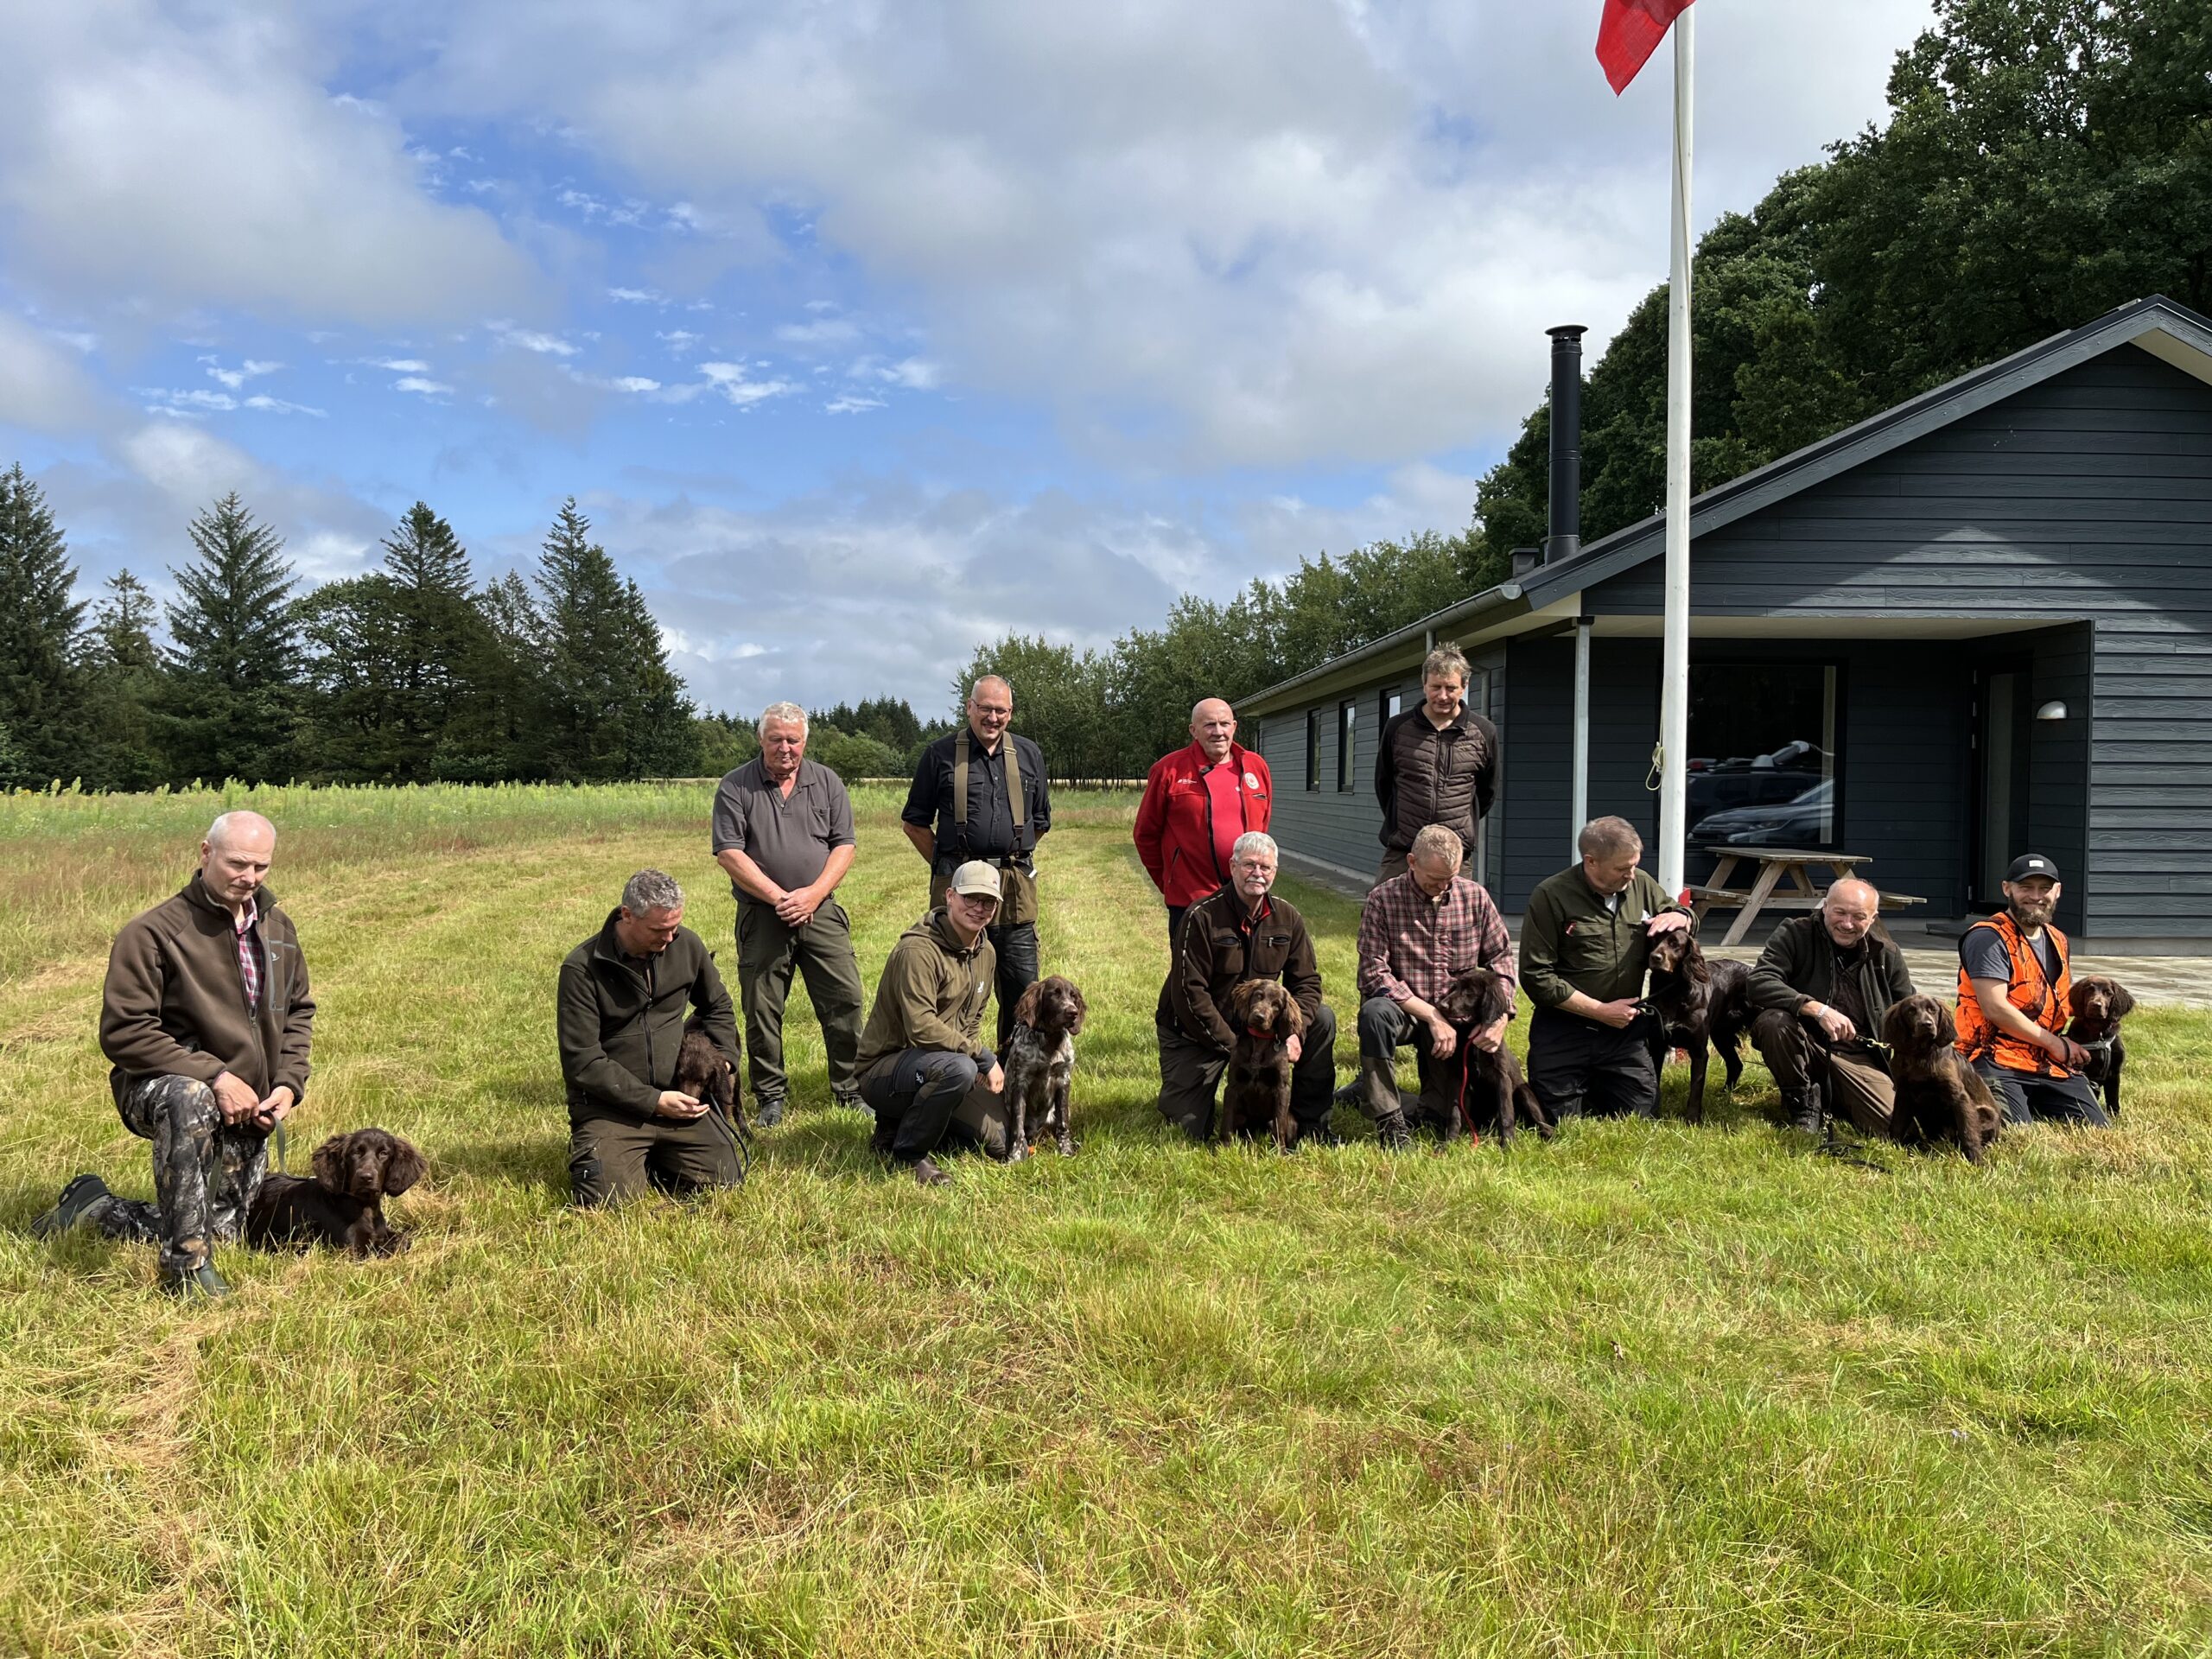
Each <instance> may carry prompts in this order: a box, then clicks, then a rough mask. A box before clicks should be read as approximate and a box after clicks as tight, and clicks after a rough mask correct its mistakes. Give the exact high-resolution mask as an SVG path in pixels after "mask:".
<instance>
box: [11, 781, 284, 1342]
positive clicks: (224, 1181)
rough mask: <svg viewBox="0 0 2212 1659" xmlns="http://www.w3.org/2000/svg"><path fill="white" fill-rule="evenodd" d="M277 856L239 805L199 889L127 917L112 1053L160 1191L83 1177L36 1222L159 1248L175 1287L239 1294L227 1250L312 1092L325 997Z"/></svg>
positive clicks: (125, 1104)
mask: <svg viewBox="0 0 2212 1659" xmlns="http://www.w3.org/2000/svg"><path fill="white" fill-rule="evenodd" d="M276 852H277V827H276V826H275V825H274V824H272V823H270V822H269V820H268V819H266V818H264V817H262V816H261V815H260V814H259V813H258V812H226V813H224V814H223V815H222V817H219V818H217V819H216V820H215V822H214V823H212V824H210V825H209V826H208V828H207V838H206V839H205V840H203V841H202V842H200V868H199V870H198V871H197V873H195V874H194V876H193V878H192V880H189V881H188V882H186V883H185V886H184V891H183V892H181V893H178V894H177V895H176V896H175V898H173V899H165V900H163V901H162V903H161V904H158V905H156V906H154V908H153V909H151V910H149V911H147V912H145V913H144V914H143V915H140V916H137V917H134V918H132V919H131V920H130V921H129V922H127V923H125V924H124V928H123V931H122V932H120V933H118V935H117V936H116V940H115V948H114V950H112V951H111V953H110V954H109V957H108V964H107V982H106V985H105V988H103V989H102V992H101V996H100V1049H101V1052H104V1053H105V1054H106V1056H107V1058H108V1059H109V1060H110V1061H111V1063H112V1064H113V1065H114V1067H115V1070H114V1071H113V1072H111V1074H110V1077H109V1083H110V1086H111V1087H112V1089H113V1090H114V1091H115V1105H116V1110H117V1111H118V1113H119V1114H120V1115H121V1116H122V1118H123V1122H124V1128H128V1129H129V1130H130V1132H131V1133H132V1134H133V1135H140V1136H143V1138H144V1139H146V1140H149V1141H152V1142H153V1143H154V1198H153V1201H152V1202H151V1203H148V1202H147V1201H146V1200H145V1199H143V1198H118V1197H117V1196H116V1195H115V1194H114V1193H112V1192H109V1191H108V1189H107V1186H106V1184H105V1182H103V1181H102V1180H101V1179H100V1178H99V1176H97V1175H79V1177H77V1179H75V1180H73V1181H72V1182H70V1183H69V1185H67V1187H65V1188H64V1189H63V1190H62V1193H61V1199H60V1203H59V1204H57V1205H55V1206H54V1208H53V1209H52V1210H50V1211H48V1212H47V1213H46V1214H45V1215H43V1216H41V1217H39V1218H38V1220H37V1221H36V1222H35V1223H34V1224H33V1226H34V1229H35V1230H36V1231H37V1232H38V1233H40V1234H41V1235H50V1234H54V1233H58V1232H60V1231H63V1230H66V1229H67V1228H70V1227H73V1226H75V1225H77V1224H79V1223H82V1224H86V1225H90V1226H93V1227H97V1228H99V1230H101V1231H102V1232H105V1233H106V1234H108V1235H110V1236H112V1237H116V1238H129V1239H137V1240H140V1241H142V1242H144V1243H153V1244H158V1245H160V1247H161V1253H162V1254H161V1276H160V1281H159V1282H160V1285H161V1288H162V1290H163V1291H164V1292H166V1293H167V1294H170V1295H172V1296H181V1297H188V1298H190V1297H204V1298H212V1297H217V1296H222V1295H226V1294H229V1291H230V1287H229V1286H228V1285H226V1284H225V1283H224V1282H223V1280H222V1276H221V1275H220V1274H218V1273H217V1272H216V1271H215V1266H214V1262H213V1255H212V1252H213V1247H214V1245H215V1244H216V1243H217V1242H218V1241H227V1240H232V1239H235V1238H237V1237H238V1235H239V1233H240V1232H241V1231H242V1230H243V1229H244V1227H245V1212H246V1209H247V1206H248V1205H251V1203H252V1201H253V1194H254V1189H255V1188H257V1187H258V1186H259V1185H261V1178H262V1176H263V1175H264V1173H266V1171H267V1169H268V1166H269V1157H268V1147H269V1136H270V1132H271V1131H272V1130H274V1129H275V1128H276V1127H277V1124H278V1123H280V1122H283V1119H284V1118H285V1116H287V1115H288V1114H289V1112H290V1111H291V1109H293V1108H294V1107H295V1106H296V1105H298V1104H299V1102H300V1097H301V1096H302V1094H303V1093H305V1092H306V1090H307V1084H308V1036H309V1029H310V1027H312V1026H313V1024H314V1021H315V998H314V996H313V995H311V994H310V992H309V990H308V964H307V958H306V957H303V956H302V955H301V954H300V940H299V936H298V935H297V934H296V933H295V932H294V931H292V920H291V918H290V917H289V916H287V915H285V913H284V912H283V911H281V910H279V909H278V908H277V900H276V898H275V896H274V895H273V894H271V893H270V892H269V890H268V889H267V888H266V887H264V886H263V885H262V884H263V882H264V880H267V878H268V875H269V866H270V861H272V860H273V859H274V858H275V856H276Z"/></svg>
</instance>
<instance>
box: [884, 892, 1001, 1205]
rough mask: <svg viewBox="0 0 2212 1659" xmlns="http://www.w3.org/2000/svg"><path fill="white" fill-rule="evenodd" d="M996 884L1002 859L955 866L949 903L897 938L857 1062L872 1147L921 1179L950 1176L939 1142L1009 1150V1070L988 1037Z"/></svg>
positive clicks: (939, 1181)
mask: <svg viewBox="0 0 2212 1659" xmlns="http://www.w3.org/2000/svg"><path fill="white" fill-rule="evenodd" d="M999 891H1000V876H999V871H998V869H997V868H996V867H995V866H993V865H990V864H987V863H985V862H984V861H982V859H980V858H972V859H969V861H967V862H966V863H964V864H962V865H961V866H959V867H958V868H957V869H955V870H954V871H953V872H952V876H951V880H949V881H948V882H947V883H946V884H945V891H944V904H943V905H942V906H939V907H938V909H936V910H932V911H931V912H930V913H929V914H928V915H926V916H925V917H923V918H922V919H921V920H920V921H918V922H916V923H915V924H914V925H913V926H912V927H910V928H908V929H907V930H906V931H905V932H904V933H902V934H900V935H899V942H898V943H897V944H894V945H893V946H892V947H891V956H890V958H889V960H887V962H885V963H884V964H883V976H882V978H881V979H880V980H879V981H877V982H876V988H875V1006H874V1007H872V1008H871V1009H869V1010H868V1025H867V1027H866V1028H865V1029H864V1030H862V1032H861V1046H860V1053H859V1055H858V1056H857V1058H856V1061H855V1064H856V1065H858V1067H859V1070H860V1085H861V1099H862V1100H865V1101H866V1102H867V1103H868V1105H869V1107H870V1108H871V1109H873V1110H874V1113H875V1138H874V1147H875V1150H876V1151H877V1152H878V1153H880V1154H882V1155H883V1156H884V1157H886V1158H887V1159H888V1160H890V1161H891V1162H892V1163H893V1164H897V1165H901V1166H905V1167H906V1168H907V1169H910V1170H912V1172H913V1174H914V1179H916V1180H918V1181H919V1182H920V1183H921V1184H922V1185H924V1186H942V1185H944V1184H945V1183H946V1182H947V1181H948V1180H950V1179H951V1178H950V1176H948V1175H946V1174H945V1173H944V1171H943V1170H941V1169H939V1168H938V1166H937V1165H936V1164H935V1163H934V1162H933V1161H931V1156H930V1154H931V1153H934V1152H936V1151H938V1149H939V1148H941V1147H967V1146H980V1147H982V1148H983V1150H984V1151H986V1152H988V1153H989V1154H991V1155H992V1156H993V1157H994V1158H1003V1157H1005V1156H1006V1153H1007V1135H1006V1112H1005V1093H1004V1091H1005V1089H1006V1073H1005V1071H1003V1070H1002V1069H1001V1067H1000V1065H999V1062H998V1057H997V1056H996V1055H995V1054H994V1053H993V1052H991V1050H990V1049H989V1048H988V1046H985V1045H984V1043H983V1040H982V1031H983V1009H984V1007H985V1006H986V1005H987V1004H988V1002H989V1001H990V1000H991V986H992V982H993V980H994V978H995V976H996V974H997V969H998V958H997V954H996V953H995V951H994V950H992V948H991V942H990V939H989V938H988V937H987V935H988V932H989V930H990V927H991V924H992V922H993V920H994V919H995V918H996V917H997V915H998V912H999Z"/></svg>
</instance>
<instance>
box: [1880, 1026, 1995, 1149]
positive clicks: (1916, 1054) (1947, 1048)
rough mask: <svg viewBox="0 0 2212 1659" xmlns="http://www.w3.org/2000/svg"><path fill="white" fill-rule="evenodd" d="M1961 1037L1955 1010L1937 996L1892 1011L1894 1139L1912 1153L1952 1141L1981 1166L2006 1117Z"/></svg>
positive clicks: (1888, 1031) (1886, 1031)
mask: <svg viewBox="0 0 2212 1659" xmlns="http://www.w3.org/2000/svg"><path fill="white" fill-rule="evenodd" d="M1958 1037H1959V1028H1958V1027H1957V1026H1956V1025H1955V1023H1954V1022H1953V1021H1952V1019H1951V1011H1950V1009H1948V1008H1947V1007H1944V1006H1943V1005H1942V1003H1941V1002H1938V1001H1936V999H1935V998H1934V997H1932V996H1908V997H1906V998H1905V999H1904V1001H1901V1002H1898V1003H1896V1004H1895V1005H1893V1006H1892V1007H1891V1009H1890V1012H1889V1014H1888V1016H1887V1017H1886V1018H1885V1020H1883V1021H1882V1040H1883V1042H1885V1044H1887V1045H1888V1046H1889V1050H1890V1076H1891V1078H1892V1080H1894V1081H1895V1083H1896V1084H1897V1108H1896V1109H1895V1110H1894V1111H1892V1112H1891V1114H1890V1133H1891V1135H1895V1136H1896V1137H1897V1140H1898V1141H1900V1142H1901V1143H1902V1144H1904V1145H1905V1146H1908V1147H1911V1146H1934V1145H1936V1143H1937V1142H1938V1141H1949V1142H1950V1143H1951V1144H1952V1145H1953V1146H1955V1147H1957V1148H1958V1149H1959V1150H1960V1151H1961V1152H1963V1153H1964V1154H1966V1155H1967V1161H1968V1162H1970V1163H1976V1164H1978V1163H1980V1162H1981V1160H1982V1153H1983V1150H1984V1149H1985V1148H1986V1147H1987V1146H1988V1145H1989V1143H1990V1142H1991V1141H1994V1140H1995V1139H1996V1138H1997V1131H1998V1128H1999V1126H2000V1125H2002V1124H2003V1122H2004V1121H2005V1115H2004V1114H2003V1113H2002V1112H2000V1111H1999V1110H1998V1109H1997V1101H1996V1098H1995V1096H1993V1095H1991V1093H1990V1092H1989V1085H1988V1084H1986V1083H1984V1082H1983V1081H1982V1080H1981V1078H1980V1076H1979V1075H1978V1074H1977V1073H1976V1072H1975V1071H1974V1067H1972V1066H1971V1065H1967V1059H1966V1056H1965V1055H1963V1054H1961V1053H1960V1052H1959V1051H1958V1050H1957V1048H1956V1047H1955V1046H1954V1045H1955V1043H1956V1042H1957V1041H1958Z"/></svg>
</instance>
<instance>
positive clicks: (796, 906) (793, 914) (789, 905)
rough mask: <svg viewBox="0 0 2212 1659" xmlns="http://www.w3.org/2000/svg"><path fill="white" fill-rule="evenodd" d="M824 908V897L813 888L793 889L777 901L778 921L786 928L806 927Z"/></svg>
mask: <svg viewBox="0 0 2212 1659" xmlns="http://www.w3.org/2000/svg"><path fill="white" fill-rule="evenodd" d="M821 907H822V895H821V894H820V893H817V892H816V891H815V890H814V889H813V888H812V887H793V888H791V890H790V891H789V892H787V893H785V894H784V896H783V897H782V898H780V899H777V900H776V919H777V920H778V921H779V922H781V923H783V925H785V927H804V926H805V925H807V924H808V923H809V922H810V921H812V920H813V919H814V912H816V911H817V910H819V909H820V908H821Z"/></svg>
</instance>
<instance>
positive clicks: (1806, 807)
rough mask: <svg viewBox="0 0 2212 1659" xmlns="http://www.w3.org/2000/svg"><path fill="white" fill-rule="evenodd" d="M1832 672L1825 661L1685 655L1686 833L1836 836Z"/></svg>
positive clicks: (1763, 843)
mask: <svg viewBox="0 0 2212 1659" xmlns="http://www.w3.org/2000/svg"><path fill="white" fill-rule="evenodd" d="M1840 678H1841V675H1840V671H1839V670H1838V669H1837V667H1836V665H1835V664H1834V663H1693V664H1690V759H1689V779H1688V794H1689V809H1688V812H1687V813H1686V814H1685V818H1686V821H1687V823H1688V826H1689V838H1690V839H1691V840H1692V841H1693V842H1700V843H1702V844H1704V845H1707V846H1721V845H1727V846H1736V847H1791V848H1795V847H1803V848H1808V849H1809V848H1823V847H1834V845H1835V844H1836V836H1837V834H1838V827H1839V825H1840V823H1841V822H1842V817H1841V813H1840V810H1839V809H1840V804H1841V803H1840V801H1839V800H1838V799H1837V781H1838V779H1837V774H1836V744H1837V733H1836V710H1837V709H1838V708H1839V707H1840V702H1841V699H1840V695H1839V692H1840V686H1839V683H1838V682H1839V681H1840Z"/></svg>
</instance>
